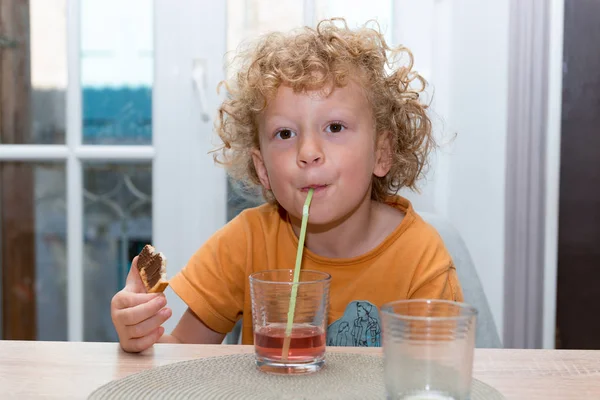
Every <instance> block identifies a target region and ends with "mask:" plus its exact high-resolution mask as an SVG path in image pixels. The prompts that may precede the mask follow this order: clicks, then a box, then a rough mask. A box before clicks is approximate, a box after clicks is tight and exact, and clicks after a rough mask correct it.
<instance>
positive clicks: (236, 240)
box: [170, 196, 463, 346]
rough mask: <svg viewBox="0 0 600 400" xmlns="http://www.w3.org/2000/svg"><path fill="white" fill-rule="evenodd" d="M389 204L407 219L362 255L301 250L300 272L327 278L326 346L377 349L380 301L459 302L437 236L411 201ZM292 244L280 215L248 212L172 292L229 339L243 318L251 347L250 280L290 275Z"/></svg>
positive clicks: (204, 250) (193, 262)
mask: <svg viewBox="0 0 600 400" xmlns="http://www.w3.org/2000/svg"><path fill="white" fill-rule="evenodd" d="M387 204H389V205H391V206H393V207H396V208H398V209H399V210H401V211H402V212H404V214H405V217H404V219H403V220H402V222H401V223H400V224H399V225H398V227H397V228H396V229H395V230H394V231H393V232H392V233H391V234H390V235H389V236H388V237H387V238H386V239H385V240H384V241H383V242H382V243H380V244H379V245H378V246H377V247H376V248H374V249H373V250H371V251H369V252H367V253H366V254H363V255H361V256H358V257H354V258H344V259H331V258H326V257H321V256H318V255H316V254H314V253H313V252H311V251H310V250H308V249H305V251H304V260H303V264H302V268H303V269H311V270H317V271H323V272H327V273H329V274H330V275H331V282H330V309H329V328H328V334H327V344H328V345H356V346H379V345H381V322H380V315H379V311H378V307H380V306H381V305H383V304H384V303H387V302H390V301H394V300H401V299H414V298H429V299H447V300H455V301H462V300H463V297H462V291H461V288H460V284H459V282H458V278H457V276H456V270H455V268H454V264H453V262H452V259H451V257H450V255H449V253H448V251H447V250H446V248H445V246H444V243H443V242H442V239H441V237H440V236H439V235H438V233H437V231H436V230H435V229H434V228H433V227H431V226H430V225H428V224H427V223H426V222H425V221H423V219H421V217H420V216H419V215H418V214H417V213H416V212H415V211H414V210H413V208H412V206H411V204H410V202H409V201H408V200H406V199H404V198H402V197H399V196H396V197H392V198H390V199H389V200H388V202H387ZM297 245H298V239H297V238H296V236H295V234H294V232H293V230H292V227H291V225H290V223H289V219H288V218H287V215H286V213H285V211H283V210H281V209H279V208H278V207H276V206H272V205H268V204H265V205H262V206H259V207H256V208H251V209H247V210H244V211H242V212H241V213H240V214H239V215H238V216H237V217H236V218H234V219H233V220H232V221H230V222H229V223H228V224H226V225H225V226H224V227H223V228H221V229H220V230H218V231H217V232H216V233H215V234H214V235H213V236H212V237H211V238H210V239H209V240H208V241H207V242H206V243H205V244H204V245H203V246H202V247H201V248H200V249H199V250H198V251H197V252H196V253H195V254H194V255H193V256H192V258H191V259H190V261H189V262H188V264H187V265H186V266H185V267H184V268H183V269H182V270H181V272H179V273H178V274H177V275H176V276H174V277H173V278H172V279H171V280H170V286H171V288H172V289H173V290H174V291H175V293H177V295H178V296H179V297H181V299H182V300H183V301H184V302H185V303H186V304H187V305H188V307H189V308H190V309H191V310H192V311H193V312H194V313H195V314H196V315H197V316H198V317H199V318H200V319H201V320H202V322H204V324H206V326H208V327H209V328H210V329H212V330H214V331H217V332H221V333H227V332H229V331H231V329H232V328H233V326H234V325H235V323H236V321H237V320H238V319H239V318H240V317H244V320H243V328H242V343H244V344H252V343H253V334H252V305H251V301H250V288H249V280H248V276H249V275H250V274H252V273H253V272H256V271H263V270H268V269H293V268H294V264H295V257H296V250H297ZM359 309H360V311H359ZM346 324H347V326H346Z"/></svg>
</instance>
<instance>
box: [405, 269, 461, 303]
mask: <svg viewBox="0 0 600 400" xmlns="http://www.w3.org/2000/svg"><path fill="white" fill-rule="evenodd" d="M436 269H437V268H434V269H432V270H436ZM410 298H411V299H441V300H453V301H460V302H462V301H463V293H462V289H461V287H460V283H459V282H458V277H457V275H456V269H455V268H454V265H451V266H449V267H448V268H446V269H445V270H444V269H442V272H441V273H439V274H437V275H434V274H432V276H431V277H430V279H428V280H422V282H419V283H418V285H417V287H415V288H414V290H413V291H412V294H411V295H410Z"/></svg>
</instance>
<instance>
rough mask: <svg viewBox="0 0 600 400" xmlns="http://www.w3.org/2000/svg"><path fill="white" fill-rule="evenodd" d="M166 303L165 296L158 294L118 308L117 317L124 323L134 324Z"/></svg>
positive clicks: (146, 317) (145, 318)
mask: <svg viewBox="0 0 600 400" xmlns="http://www.w3.org/2000/svg"><path fill="white" fill-rule="evenodd" d="M166 305H167V298H166V297H165V296H164V295H159V296H157V297H156V298H154V299H152V300H150V301H148V302H146V303H142V304H138V305H137V306H135V307H130V308H125V309H121V310H118V311H117V317H118V319H119V321H121V323H123V324H125V325H135V324H139V323H140V322H142V321H145V320H147V319H148V318H150V317H152V316H153V315H155V314H156V313H158V312H159V311H160V309H161V308H163V307H164V306H166Z"/></svg>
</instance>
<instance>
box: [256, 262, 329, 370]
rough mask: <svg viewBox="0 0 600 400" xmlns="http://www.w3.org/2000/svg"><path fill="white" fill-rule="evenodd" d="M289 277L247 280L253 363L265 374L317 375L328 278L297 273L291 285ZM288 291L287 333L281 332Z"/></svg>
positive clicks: (288, 273) (268, 274)
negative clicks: (292, 301) (294, 291)
mask: <svg viewBox="0 0 600 400" xmlns="http://www.w3.org/2000/svg"><path fill="white" fill-rule="evenodd" d="M293 277H294V271H293V270H290V269H281V270H270V271H262V272H256V273H254V274H252V275H250V295H251V297H252V321H253V324H254V348H255V354H256V364H257V365H258V367H259V368H260V369H261V370H262V371H265V372H271V373H278V374H303V373H308V372H314V371H318V370H319V369H321V367H322V366H323V364H324V360H325V335H326V332H327V330H326V324H327V309H328V305H329V281H330V279H331V276H330V275H329V274H327V273H324V272H318V271H306V270H305V271H300V278H299V283H296V284H294V283H293ZM294 286H296V289H297V295H296V304H295V307H293V309H294V311H293V319H292V321H293V324H292V325H291V332H286V329H287V322H288V312H289V310H290V298H291V294H292V288H293V287H294ZM287 333H291V334H290V335H288V334H287Z"/></svg>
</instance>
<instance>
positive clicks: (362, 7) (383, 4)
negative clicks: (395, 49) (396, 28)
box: [315, 0, 394, 44]
mask: <svg viewBox="0 0 600 400" xmlns="http://www.w3.org/2000/svg"><path fill="white" fill-rule="evenodd" d="M392 3H393V1H391V0H370V1H368V2H366V1H364V0H315V18H316V21H315V22H316V23H318V22H319V21H321V20H323V19H326V18H333V17H342V18H344V19H345V20H346V22H347V23H348V27H349V28H351V29H353V28H357V27H359V26H363V25H364V24H365V23H366V22H367V21H369V20H375V21H377V23H379V26H380V28H381V31H382V32H383V36H384V37H385V40H386V42H387V43H388V44H389V43H392V28H393V18H394V10H393V4H392Z"/></svg>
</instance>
